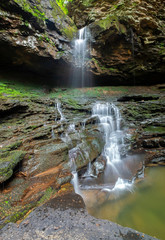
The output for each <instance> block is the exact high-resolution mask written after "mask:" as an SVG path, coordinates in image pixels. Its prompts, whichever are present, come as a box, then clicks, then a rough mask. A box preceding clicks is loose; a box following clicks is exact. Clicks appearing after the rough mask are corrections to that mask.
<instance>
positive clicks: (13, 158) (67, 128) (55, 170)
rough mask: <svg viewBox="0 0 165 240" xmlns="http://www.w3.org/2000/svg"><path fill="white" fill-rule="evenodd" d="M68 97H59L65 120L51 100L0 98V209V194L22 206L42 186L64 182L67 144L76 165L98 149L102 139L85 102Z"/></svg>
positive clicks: (38, 193) (68, 177) (68, 172)
mask: <svg viewBox="0 0 165 240" xmlns="http://www.w3.org/2000/svg"><path fill="white" fill-rule="evenodd" d="M68 102H69V100H68V101H67V100H65V101H63V102H62V105H61V111H62V112H63V114H64V116H65V120H60V118H61V116H60V112H59V110H58V109H57V106H56V105H55V100H54V99H50V98H48V99H46V98H42V99H39V98H22V99H21V100H16V99H12V98H4V99H3V98H2V99H1V100H0V106H1V110H0V113H1V117H0V142H1V145H0V184H1V185H0V188H1V190H2V193H4V194H1V196H0V209H2V208H1V207H2V206H3V203H4V201H5V199H6V198H7V197H9V196H12V198H11V204H12V203H13V202H20V201H21V203H22V204H23V205H25V207H26V210H27V209H29V204H31V203H34V204H37V201H38V200H39V199H40V198H41V197H42V196H43V194H44V193H45V191H46V190H47V189H48V188H52V189H54V191H56V190H57V189H59V188H60V186H61V185H62V184H65V183H68V182H70V181H71V178H72V174H71V171H72V170H71V162H70V161H71V159H70V158H69V151H70V150H71V149H78V152H77V155H76V156H75V155H74V160H75V163H76V167H77V170H80V169H82V168H84V167H86V166H87V165H88V163H89V161H93V160H95V159H96V158H97V157H98V156H99V155H100V154H101V151H102V148H103V146H104V141H103V138H102V134H101V132H99V131H98V129H97V126H96V125H95V124H94V123H95V121H93V119H91V120H90V118H89V117H90V109H91V106H90V105H88V104H86V106H84V103H83V104H81V103H78V102H76V100H74V101H73V100H72V101H71V102H70V103H69V104H68ZM86 118H87V119H88V121H87V122H86V127H85V128H83V124H82V122H83V120H84V119H86ZM73 124H74V125H75V126H74V127H72V125H73ZM3 186H4V187H3ZM6 189H8V190H7V195H6V194H5V191H6ZM31 207H32V205H30V208H31ZM11 208H12V207H11V206H8V209H10V210H11ZM14 211H15V210H14ZM12 212H13V210H12ZM1 213H2V214H3V212H2V211H1ZM2 214H0V218H2Z"/></svg>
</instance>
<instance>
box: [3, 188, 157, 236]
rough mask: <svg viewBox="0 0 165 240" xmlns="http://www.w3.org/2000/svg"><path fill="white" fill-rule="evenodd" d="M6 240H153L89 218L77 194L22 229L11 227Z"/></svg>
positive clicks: (35, 213) (56, 203)
mask: <svg viewBox="0 0 165 240" xmlns="http://www.w3.org/2000/svg"><path fill="white" fill-rule="evenodd" d="M0 239H3V240H13V239H18V240H23V239H24V240H25V239H28V240H30V239H63V240H75V239H89V240H94V239H107V240H111V239H118V240H119V239H120V240H122V239H123V240H133V239H134V240H141V239H146V240H152V239H153V240H154V239H156V238H153V237H150V236H148V235H145V234H143V233H140V232H137V231H135V230H132V229H130V228H124V227H121V226H120V225H118V224H115V223H112V222H109V221H107V220H100V219H96V218H94V217H92V216H90V215H89V214H88V213H87V211H86V210H85V206H84V203H83V200H82V198H81V197H80V196H79V195H77V194H74V193H67V194H66V195H64V196H60V197H57V198H55V199H52V200H51V201H49V202H48V203H46V204H44V205H43V206H41V207H39V208H37V209H36V210H35V211H33V212H32V213H30V215H29V216H28V217H27V218H26V219H25V220H24V221H23V222H21V223H20V224H19V225H17V224H14V223H9V224H7V225H6V226H5V227H4V228H3V232H1V233H0Z"/></svg>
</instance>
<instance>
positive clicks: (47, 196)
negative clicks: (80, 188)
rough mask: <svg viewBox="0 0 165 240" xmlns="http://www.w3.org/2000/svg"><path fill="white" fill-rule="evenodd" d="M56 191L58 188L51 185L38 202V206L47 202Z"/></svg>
mask: <svg viewBox="0 0 165 240" xmlns="http://www.w3.org/2000/svg"><path fill="white" fill-rule="evenodd" d="M55 193H56V190H54V189H53V188H51V187H49V188H47V189H46V191H45V192H44V195H43V196H42V197H41V198H40V200H39V201H38V202H37V206H38V205H41V204H43V203H45V202H47V201H48V200H49V199H50V198H51V197H52V196H53V195H54V194H55Z"/></svg>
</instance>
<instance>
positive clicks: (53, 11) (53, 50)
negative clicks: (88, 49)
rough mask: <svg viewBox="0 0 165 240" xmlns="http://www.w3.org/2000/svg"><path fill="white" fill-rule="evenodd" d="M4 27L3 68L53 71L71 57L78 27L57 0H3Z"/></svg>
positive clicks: (0, 24)
mask: <svg viewBox="0 0 165 240" xmlns="http://www.w3.org/2000/svg"><path fill="white" fill-rule="evenodd" d="M0 29H1V30H0V52H1V59H0V65H1V70H2V69H6V68H7V67H8V66H14V67H15V66H18V67H21V68H22V67H24V68H25V69H28V70H32V71H35V72H37V73H46V74H51V73H53V72H57V71H58V69H59V68H60V67H63V65H64V64H65V65H66V62H67V63H68V62H70V60H71V57H72V54H71V47H70V40H71V39H72V38H73V36H74V34H75V32H76V31H77V28H76V26H75V25H74V23H73V21H72V20H71V19H70V18H69V17H68V16H66V15H65V14H64V13H63V11H62V10H61V9H60V8H59V6H58V5H57V4H56V1H45V0H41V1H37V0H32V1H29V0H10V1H5V0H2V1H1V2H0ZM58 72H60V71H58Z"/></svg>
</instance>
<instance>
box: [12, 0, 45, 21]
mask: <svg viewBox="0 0 165 240" xmlns="http://www.w3.org/2000/svg"><path fill="white" fill-rule="evenodd" d="M14 1H15V2H16V3H18V4H19V5H21V6H22V8H23V10H24V11H26V12H29V13H31V14H32V15H33V16H34V17H36V18H37V19H38V20H41V21H45V20H46V19H47V18H46V17H45V13H44V12H42V11H40V6H39V4H38V5H37V6H34V7H32V6H31V5H30V4H29V2H28V1H27V0H14Z"/></svg>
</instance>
